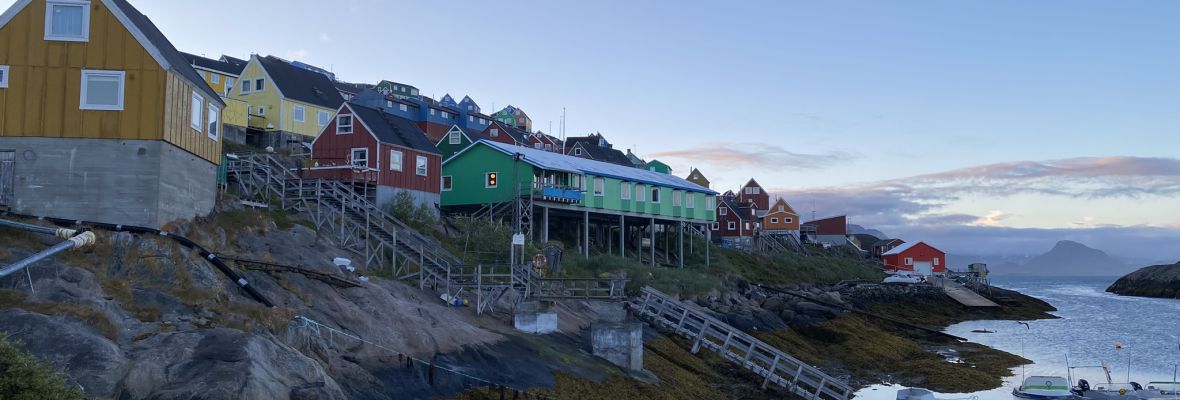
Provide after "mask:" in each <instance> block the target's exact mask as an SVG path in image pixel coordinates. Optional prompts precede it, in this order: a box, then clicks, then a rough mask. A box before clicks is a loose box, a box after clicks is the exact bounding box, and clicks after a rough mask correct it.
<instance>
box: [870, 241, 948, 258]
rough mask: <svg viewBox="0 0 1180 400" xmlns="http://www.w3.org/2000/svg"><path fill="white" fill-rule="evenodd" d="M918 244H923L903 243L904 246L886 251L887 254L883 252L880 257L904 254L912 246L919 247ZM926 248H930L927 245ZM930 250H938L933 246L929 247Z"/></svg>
mask: <svg viewBox="0 0 1180 400" xmlns="http://www.w3.org/2000/svg"><path fill="white" fill-rule="evenodd" d="M919 244H924V242H909V243H905V244H902V245H900V246H897V247H894V248H893V249H891V250H889V251H887V252H884V253H882V254H881V255H883V256H891V255H895V254H901V253H903V252H905V251H906V250H909V249H911V248H913V247H914V246H917V245H919ZM927 246H930V245H927ZM930 248H932V249H935V250H938V249H937V248H935V247H934V246H930ZM939 251H941V250H939Z"/></svg>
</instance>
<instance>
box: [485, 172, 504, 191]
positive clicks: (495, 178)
mask: <svg viewBox="0 0 1180 400" xmlns="http://www.w3.org/2000/svg"><path fill="white" fill-rule="evenodd" d="M499 178H500V174H499V173H496V172H488V173H487V174H484V184H483V187H485V188H488V189H492V188H495V187H497V186H499V184H500V179H499Z"/></svg>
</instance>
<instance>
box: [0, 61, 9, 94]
mask: <svg viewBox="0 0 1180 400" xmlns="http://www.w3.org/2000/svg"><path fill="white" fill-rule="evenodd" d="M8 71H9V67H8V66H7V65H0V88H7V87H8V75H9V72H8Z"/></svg>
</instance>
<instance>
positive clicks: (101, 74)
mask: <svg viewBox="0 0 1180 400" xmlns="http://www.w3.org/2000/svg"><path fill="white" fill-rule="evenodd" d="M125 77H126V74H125V73H124V72H123V71H97V70H89V69H84V70H82V100H81V101H80V102H79V108H81V109H83V110H110V111H120V110H122V109H123V79H124V78H125ZM197 121H200V120H199V119H198V120H197ZM200 126H201V123H200V122H197V129H200Z"/></svg>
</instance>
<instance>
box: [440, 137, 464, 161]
mask: <svg viewBox="0 0 1180 400" xmlns="http://www.w3.org/2000/svg"><path fill="white" fill-rule="evenodd" d="M449 139H450V138H449V137H447V136H444V137H443V138H442V140H440V141H438V144H437V145H435V147H437V148H438V152H439V153H442V158H443V159H444V160H446V159H448V158H450V157H451V156H453V155H455V153H458V152H460V151H463V149H466V148H467V146H470V145H471V141H470V140H467V135H463V136H459V144H451V141H450V140H449Z"/></svg>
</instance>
